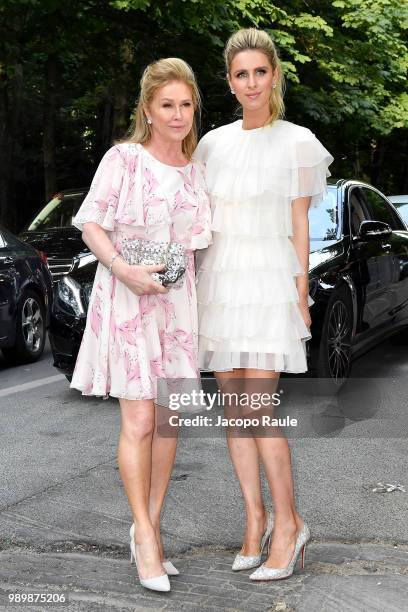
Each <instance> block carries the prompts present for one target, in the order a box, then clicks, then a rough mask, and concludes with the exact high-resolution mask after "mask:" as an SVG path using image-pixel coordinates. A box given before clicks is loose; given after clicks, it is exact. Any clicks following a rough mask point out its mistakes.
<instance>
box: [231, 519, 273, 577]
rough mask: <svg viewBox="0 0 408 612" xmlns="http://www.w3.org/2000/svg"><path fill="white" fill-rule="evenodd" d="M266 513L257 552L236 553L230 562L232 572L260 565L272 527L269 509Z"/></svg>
mask: <svg viewBox="0 0 408 612" xmlns="http://www.w3.org/2000/svg"><path fill="white" fill-rule="evenodd" d="M266 514H267V521H266V528H265V531H264V533H263V535H262V539H261V546H260V551H259V554H258V555H252V556H248V555H241V554H239V553H238V554H237V555H236V557H235V559H234V562H233V564H232V570H233V571H234V572H240V571H241V570H248V569H252V568H253V567H257V566H258V565H260V563H261V558H262V553H263V550H264V548H265V546H266V544H267V542H268V541H269V538H270V537H271V533H272V529H273V516H272V514H271V513H270V512H269V511H267V513H266Z"/></svg>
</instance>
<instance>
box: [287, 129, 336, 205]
mask: <svg viewBox="0 0 408 612" xmlns="http://www.w3.org/2000/svg"><path fill="white" fill-rule="evenodd" d="M295 159H296V167H297V176H296V177H295V189H294V193H292V197H293V199H295V198H302V197H307V196H311V203H310V206H311V207H317V206H318V205H319V203H320V202H321V200H322V199H323V197H324V195H325V194H326V193H327V185H326V179H327V177H329V176H330V171H329V169H328V167H329V165H330V164H331V163H332V161H333V157H332V155H331V154H330V153H329V151H327V149H325V147H324V146H323V145H322V144H321V142H320V141H319V140H318V139H317V138H316V136H315V135H314V134H313V133H312V132H311V131H310V130H306V129H305V130H304V132H303V136H302V138H301V139H300V140H298V141H297V142H296V145H295Z"/></svg>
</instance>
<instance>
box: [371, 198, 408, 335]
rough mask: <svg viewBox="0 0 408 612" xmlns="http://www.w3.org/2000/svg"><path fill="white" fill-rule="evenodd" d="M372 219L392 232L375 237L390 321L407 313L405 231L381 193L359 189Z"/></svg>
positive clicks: (407, 247) (407, 240)
mask: <svg viewBox="0 0 408 612" xmlns="http://www.w3.org/2000/svg"><path fill="white" fill-rule="evenodd" d="M362 191H363V194H364V197H365V199H366V201H367V205H368V208H369V211H370V216H371V218H372V219H374V220H375V221H382V222H383V223H387V224H388V225H389V226H390V227H391V229H392V234H390V235H388V236H383V237H382V238H379V239H378V242H379V244H380V245H381V251H380V253H379V256H378V274H379V282H380V285H381V287H382V288H383V302H384V314H383V318H384V321H386V322H388V323H391V322H392V320H393V319H394V318H395V316H396V315H397V316H400V315H404V316H405V317H407V316H408V314H407V311H408V234H407V232H406V231H405V226H404V224H403V222H402V221H401V220H400V218H399V217H398V215H397V214H396V213H395V210H394V209H393V207H392V206H390V204H389V203H388V201H387V200H386V199H385V197H383V196H382V194H381V193H379V192H378V191H376V190H375V189H372V188H370V187H363V188H362Z"/></svg>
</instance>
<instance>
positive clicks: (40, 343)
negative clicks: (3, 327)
mask: <svg viewBox="0 0 408 612" xmlns="http://www.w3.org/2000/svg"><path fill="white" fill-rule="evenodd" d="M45 319H46V314H45V306H44V302H43V301H42V300H41V298H40V297H39V296H38V295H37V293H35V292H34V291H31V290H28V291H25V292H24V294H23V297H22V299H21V300H20V304H19V308H18V313H17V329H16V343H15V345H14V346H12V347H9V348H4V349H2V350H3V354H4V356H5V358H6V359H7V360H9V361H12V362H14V363H31V362H33V361H37V359H39V358H40V357H41V355H42V353H43V351H44V345H45V337H46V324H45Z"/></svg>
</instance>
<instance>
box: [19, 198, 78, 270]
mask: <svg viewBox="0 0 408 612" xmlns="http://www.w3.org/2000/svg"><path fill="white" fill-rule="evenodd" d="M87 191H88V190H87V189H85V188H81V189H69V190H66V191H61V192H60V193H57V194H56V195H55V196H54V197H53V198H52V199H51V200H50V201H49V202H48V203H47V204H46V205H45V206H44V208H42V209H41V210H40V212H39V213H38V214H37V215H36V216H35V217H34V219H33V220H32V221H31V222H30V223H29V224H28V225H27V227H26V228H25V230H24V231H23V232H21V234H20V238H21V239H22V240H24V242H28V243H29V244H31V245H32V246H33V247H34V248H36V249H38V250H40V251H42V252H44V253H45V254H46V255H47V259H48V265H49V268H50V270H51V274H52V277H53V280H54V281H58V280H59V279H60V278H61V276H63V275H64V274H68V272H70V271H71V270H72V267H73V263H74V261H73V258H74V257H76V256H77V255H78V254H81V253H89V249H88V247H87V246H86V244H85V243H84V242H83V240H82V238H81V232H80V231H79V230H78V229H77V228H76V227H74V226H73V225H72V219H73V218H74V217H75V215H76V213H77V211H78V209H79V207H80V206H81V204H82V202H83V200H84V198H85V196H86V194H87Z"/></svg>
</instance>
